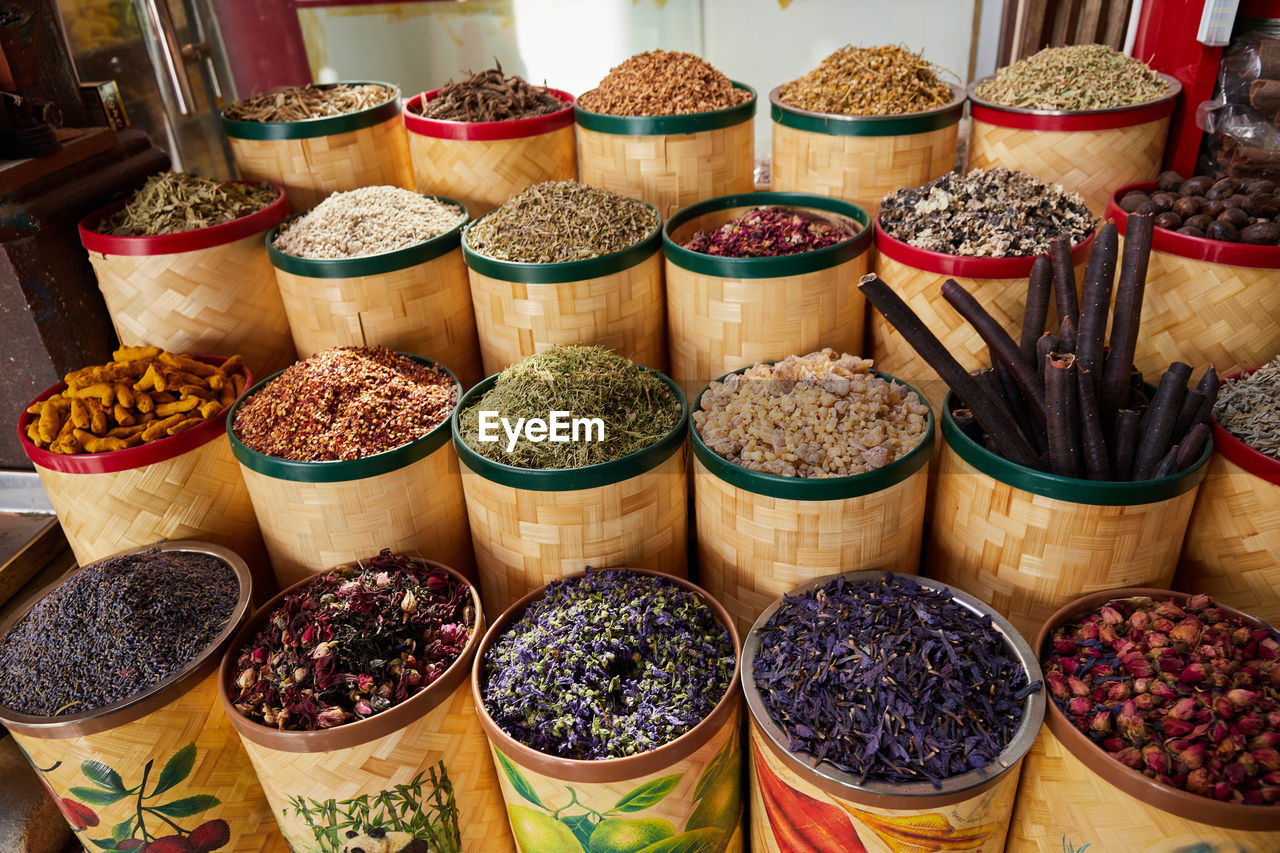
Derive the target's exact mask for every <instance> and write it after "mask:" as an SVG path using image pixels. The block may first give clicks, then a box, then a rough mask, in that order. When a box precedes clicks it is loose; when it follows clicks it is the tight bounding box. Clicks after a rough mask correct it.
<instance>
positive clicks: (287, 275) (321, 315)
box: [267, 196, 483, 388]
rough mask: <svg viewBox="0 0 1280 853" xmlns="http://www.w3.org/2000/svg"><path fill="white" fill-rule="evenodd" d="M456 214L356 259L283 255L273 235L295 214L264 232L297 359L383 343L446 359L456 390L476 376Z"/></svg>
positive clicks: (477, 369) (477, 361)
mask: <svg viewBox="0 0 1280 853" xmlns="http://www.w3.org/2000/svg"><path fill="white" fill-rule="evenodd" d="M427 198H431V199H434V200H435V201H439V202H441V203H444V204H451V205H455V206H457V207H459V208H461V209H462V212H463V216H464V219H463V220H462V222H459V223H458V224H457V225H456V226H454V227H453V228H451V229H449V230H448V231H446V232H445V233H443V234H441V235H439V236H437V237H432V238H431V239H429V240H424V241H423V242H421V243H418V244H416V245H413V246H408V247H405V248H403V249H396V250H394V251H390V252H383V253H381V254H377V255H368V256H365V257H357V258H334V259H315V258H300V257H298V256H296V255H289V254H285V253H284V252H281V251H279V250H278V249H276V248H275V239H276V236H277V235H278V234H279V233H280V231H281V229H282V228H285V227H287V226H288V225H289V223H290V222H292V220H293V219H296V218H297V217H298V216H301V215H302V214H294V216H292V217H290V219H287V220H285V221H284V222H282V223H281V224H280V225H278V226H276V227H275V228H273V229H271V231H269V232H268V233H267V254H268V255H269V256H270V258H271V264H272V266H274V267H275V274H276V283H277V284H278V285H279V288H280V298H281V299H282V300H283V301H284V309H285V313H286V314H287V315H288V317H289V330H290V331H291V332H292V333H293V343H294V346H295V347H296V348H297V350H298V357H299V358H309V357H311V356H312V355H314V354H315V353H317V352H320V351H321V350H326V349H329V348H330V347H337V346H375V345H379V346H385V347H389V348H391V349H395V350H401V351H404V352H421V353H428V354H430V355H431V357H433V358H435V359H438V360H439V361H441V362H443V363H445V364H450V365H453V369H454V370H455V371H456V373H457V375H458V377H459V378H460V380H461V381H462V383H463V387H464V388H470V387H471V386H472V385H474V384H475V383H476V382H478V381H479V380H480V378H481V376H482V375H483V374H482V373H481V369H480V347H479V344H478V342H477V340H476V320H475V314H474V313H473V312H472V308H471V289H470V287H469V286H468V284H467V265H466V263H465V262H464V261H463V259H462V229H463V226H464V225H465V224H466V222H467V219H466V215H467V208H466V206H465V205H463V204H462V203H461V202H459V201H455V200H454V199H450V198H444V197H441V196H427Z"/></svg>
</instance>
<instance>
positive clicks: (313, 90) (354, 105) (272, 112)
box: [224, 83, 396, 121]
mask: <svg viewBox="0 0 1280 853" xmlns="http://www.w3.org/2000/svg"><path fill="white" fill-rule="evenodd" d="M395 94H396V90H395V89H393V88H391V87H388V86H379V85H378V84H376V83H335V84H332V85H330V84H320V85H317V84H314V83H311V84H308V85H306V86H292V87H288V88H283V89H272V90H271V91H269V92H263V93H262V94H261V95H254V96H253V97H252V98H245V99H244V100H243V101H236V102H235V103H234V104H232V105H231V106H229V107H227V109H226V111H225V113H224V115H226V117H227V118H229V119H231V120H233V121H302V120H304V119H309V118H327V117H329V116H340V115H345V114H346V113H354V112H358V111H359V110H364V109H368V108H369V107H376V106H378V105H379V104H383V103H386V102H387V101H389V100H391V99H392V98H393V97H395Z"/></svg>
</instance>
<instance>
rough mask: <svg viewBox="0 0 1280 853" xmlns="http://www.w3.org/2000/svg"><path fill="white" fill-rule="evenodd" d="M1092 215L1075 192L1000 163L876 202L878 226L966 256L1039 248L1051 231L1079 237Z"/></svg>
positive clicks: (1031, 252) (1044, 246)
mask: <svg viewBox="0 0 1280 853" xmlns="http://www.w3.org/2000/svg"><path fill="white" fill-rule="evenodd" d="M1096 221H1097V220H1096V219H1094V217H1093V214H1091V213H1090V212H1089V208H1088V207H1086V206H1085V203H1084V200H1083V199H1081V198H1080V196H1079V194H1077V193H1073V192H1067V191H1066V190H1065V189H1063V188H1062V185H1061V184H1053V183H1048V182H1046V181H1042V180H1040V179H1039V178H1037V177H1034V176H1033V175H1029V174H1027V173H1026V172H1018V171H1014V170H1012V169H1005V168H1001V167H996V168H991V169H975V170H974V171H972V172H970V173H969V174H968V175H960V174H958V173H956V172H948V173H947V174H945V175H943V176H942V177H940V178H937V179H935V180H933V181H930V182H929V183H927V184H925V185H924V186H923V187H920V188H919V189H903V190H898V191H897V192H892V193H890V194H889V195H887V196H885V197H884V201H882V202H881V203H880V225H881V227H883V228H884V230H885V231H886V232H887V233H888V234H889V236H890V237H895V238H897V239H898V240H902V241H903V242H904V243H908V244H910V245H912V246H915V247H916V248H917V249H927V250H929V251H931V252H942V253H943V254H947V255H963V256H965V257H971V258H1009V257H1021V256H1026V255H1038V254H1041V253H1043V252H1047V251H1048V250H1049V241H1050V240H1052V239H1053V238H1055V237H1064V238H1067V239H1068V240H1069V242H1070V243H1072V244H1075V243H1079V242H1080V241H1081V240H1083V239H1085V238H1086V237H1087V236H1088V235H1089V233H1090V232H1091V231H1092V230H1093V226H1094V223H1095V222H1096Z"/></svg>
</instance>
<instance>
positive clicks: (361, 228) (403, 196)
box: [272, 186, 467, 259]
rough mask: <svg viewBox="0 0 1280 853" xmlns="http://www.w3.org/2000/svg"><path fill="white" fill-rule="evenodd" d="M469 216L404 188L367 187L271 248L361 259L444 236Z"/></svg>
mask: <svg viewBox="0 0 1280 853" xmlns="http://www.w3.org/2000/svg"><path fill="white" fill-rule="evenodd" d="M466 218H467V215H466V214H465V213H464V212H463V211H462V208H460V207H458V206H457V205H455V204H445V203H444V202H441V201H437V200H435V199H434V198H427V197H426V196H423V195H419V194H418V193H415V192H411V191H409V190H406V189H401V188H400V187H385V186H383V187H362V188H360V189H357V190H350V191H349V192H339V193H334V194H333V195H331V196H329V197H328V198H326V199H325V200H324V201H322V202H320V204H318V205H316V206H315V207H314V208H312V210H311V211H310V212H308V213H306V214H304V215H302V216H300V217H298V218H297V219H295V220H293V222H291V223H290V224H288V225H286V226H284V227H282V228H281V229H280V233H279V234H277V235H276V239H275V242H274V243H273V244H272V245H273V246H274V247H275V248H276V250H277V251H280V252H284V253H285V254H286V255H296V256H297V257H300V258H319V259H333V258H362V257H365V256H367V255H379V254H382V253H383V252H394V251H395V250H396V249H403V248H406V247H407V246H413V245H416V244H418V243H422V242H424V241H426V240H430V239H431V238H432V237H439V236H440V235H441V234H443V233H445V232H446V231H448V230H449V229H450V228H453V227H454V226H455V225H457V224H458V223H460V222H462V221H463V220H464V219H466Z"/></svg>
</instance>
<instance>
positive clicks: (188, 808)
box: [147, 794, 222, 817]
mask: <svg viewBox="0 0 1280 853" xmlns="http://www.w3.org/2000/svg"><path fill="white" fill-rule="evenodd" d="M221 802H222V800H219V799H218V798H217V797H214V796H211V795H209V794H196V795H195V796H194V797H183V798H182V799H180V800H174V801H173V802H171V803H165V804H164V805H163V806H148V807H147V808H150V809H151V810H153V811H157V812H160V814H162V815H166V816H168V817H191V816H192V815H196V814H200V812H202V811H205V810H206V809H211V808H213V807H214V806H216V805H219V804H220V803H221Z"/></svg>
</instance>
